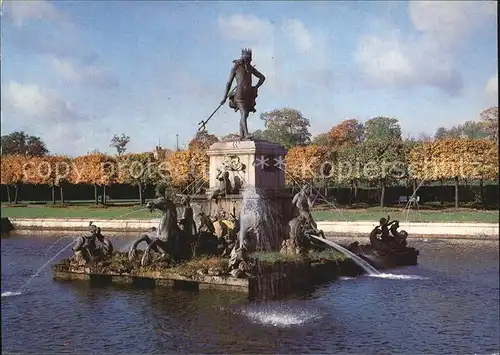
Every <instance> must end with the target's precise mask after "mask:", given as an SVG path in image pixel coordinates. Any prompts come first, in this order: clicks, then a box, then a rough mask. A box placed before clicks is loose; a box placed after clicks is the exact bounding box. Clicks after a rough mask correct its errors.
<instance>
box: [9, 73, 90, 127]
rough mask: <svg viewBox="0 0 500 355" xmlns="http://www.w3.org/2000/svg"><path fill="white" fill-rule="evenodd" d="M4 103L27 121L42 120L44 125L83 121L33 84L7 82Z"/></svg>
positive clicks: (63, 102) (75, 113) (64, 104)
mask: <svg viewBox="0 0 500 355" xmlns="http://www.w3.org/2000/svg"><path fill="white" fill-rule="evenodd" d="M4 99H5V103H6V104H7V105H9V106H10V107H11V108H12V109H13V110H14V111H15V112H17V113H19V114H20V115H21V116H22V117H26V119H27V120H42V121H44V122H45V123H51V122H58V121H74V120H82V119H85V118H84V117H83V116H82V115H80V114H78V113H77V112H75V111H73V110H72V109H71V108H69V106H68V104H67V103H66V102H65V101H63V100H61V99H59V98H57V97H56V96H55V95H53V94H51V93H48V92H46V91H44V90H42V88H40V86H38V85H34V84H21V83H18V82H15V81H11V82H9V84H8V85H7V88H6V92H5V96H4Z"/></svg>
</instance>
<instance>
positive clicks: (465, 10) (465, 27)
mask: <svg viewBox="0 0 500 355" xmlns="http://www.w3.org/2000/svg"><path fill="white" fill-rule="evenodd" d="M496 8H497V3H496V1H435V0H432V1H409V2H408V12H409V16H410V19H411V21H412V23H413V25H414V26H415V28H416V29H418V30H419V31H422V32H425V33H427V34H428V35H430V36H432V37H433V38H434V39H436V40H437V41H438V42H440V44H442V45H454V44H457V43H459V42H460V41H463V40H464V37H467V36H469V35H471V34H472V33H473V32H474V31H476V30H477V29H478V28H479V26H481V25H482V24H483V22H484V21H486V20H494V19H495V15H496Z"/></svg>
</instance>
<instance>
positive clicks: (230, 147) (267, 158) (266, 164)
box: [207, 140, 286, 194]
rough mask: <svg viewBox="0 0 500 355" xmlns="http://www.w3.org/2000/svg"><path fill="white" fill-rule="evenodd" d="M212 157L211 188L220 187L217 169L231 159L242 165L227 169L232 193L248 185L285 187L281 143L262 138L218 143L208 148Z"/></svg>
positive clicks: (269, 189) (273, 189)
mask: <svg viewBox="0 0 500 355" xmlns="http://www.w3.org/2000/svg"><path fill="white" fill-rule="evenodd" d="M207 155H208V156H209V158H210V174H209V175H210V190H211V191H213V190H214V189H217V188H218V187H219V181H218V180H217V169H218V168H223V167H224V166H225V165H226V166H227V162H228V161H230V160H232V161H234V162H238V161H239V162H240V163H241V164H242V165H243V168H242V169H241V170H239V171H238V170H236V171H234V170H228V172H229V179H230V181H231V185H232V186H233V187H236V191H233V193H239V190H241V187H244V186H245V185H249V186H255V187H256V188H257V189H259V190H265V191H266V192H269V193H278V194H279V192H280V191H281V190H283V189H284V187H285V171H284V169H285V165H284V159H285V155H286V150H285V148H283V147H282V146H281V145H279V144H275V143H270V142H267V141H262V140H255V141H234V142H217V143H214V144H212V145H211V146H210V148H209V150H208V151H207Z"/></svg>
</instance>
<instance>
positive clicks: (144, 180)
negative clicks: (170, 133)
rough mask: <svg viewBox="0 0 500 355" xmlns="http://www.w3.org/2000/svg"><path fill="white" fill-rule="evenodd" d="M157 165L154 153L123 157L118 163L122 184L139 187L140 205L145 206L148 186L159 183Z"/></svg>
mask: <svg viewBox="0 0 500 355" xmlns="http://www.w3.org/2000/svg"><path fill="white" fill-rule="evenodd" d="M156 167H157V163H156V162H155V161H154V157H153V154H152V153H137V154H126V155H122V156H121V157H120V158H119V159H118V162H117V169H118V176H117V179H118V181H119V182H120V183H125V184H130V185H133V186H137V189H138V192H139V201H140V205H141V206H142V205H143V204H144V195H143V193H144V190H145V188H146V186H147V185H148V184H154V183H156V182H157V176H156V174H157V170H156Z"/></svg>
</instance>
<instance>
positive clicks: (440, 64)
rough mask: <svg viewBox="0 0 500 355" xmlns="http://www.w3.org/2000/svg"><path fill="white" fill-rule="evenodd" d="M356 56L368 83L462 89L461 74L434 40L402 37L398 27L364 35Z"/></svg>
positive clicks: (448, 89) (451, 92)
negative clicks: (386, 32)
mask: <svg viewBox="0 0 500 355" xmlns="http://www.w3.org/2000/svg"><path fill="white" fill-rule="evenodd" d="M354 58H355V61H356V62H357V64H358V65H359V67H360V70H361V71H362V73H363V74H364V75H365V77H366V79H367V80H368V84H372V85H377V86H378V87H380V86H389V87H396V88H410V87H414V86H420V85H425V86H431V87H436V88H438V89H440V90H443V91H445V92H447V93H449V94H451V95H455V94H457V93H459V92H460V90H461V88H462V77H461V75H460V73H459V72H458V71H457V70H456V69H455V68H454V65H453V62H452V61H451V59H450V57H449V56H447V55H446V54H444V53H441V52H440V51H439V47H438V46H436V44H435V42H433V41H431V40H424V39H412V38H405V39H403V38H402V37H401V35H400V33H399V31H393V32H392V33H390V34H387V35H385V36H384V35H379V36H376V35H369V36H364V37H361V38H360V40H359V45H358V48H357V51H356V52H355V53H354Z"/></svg>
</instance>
